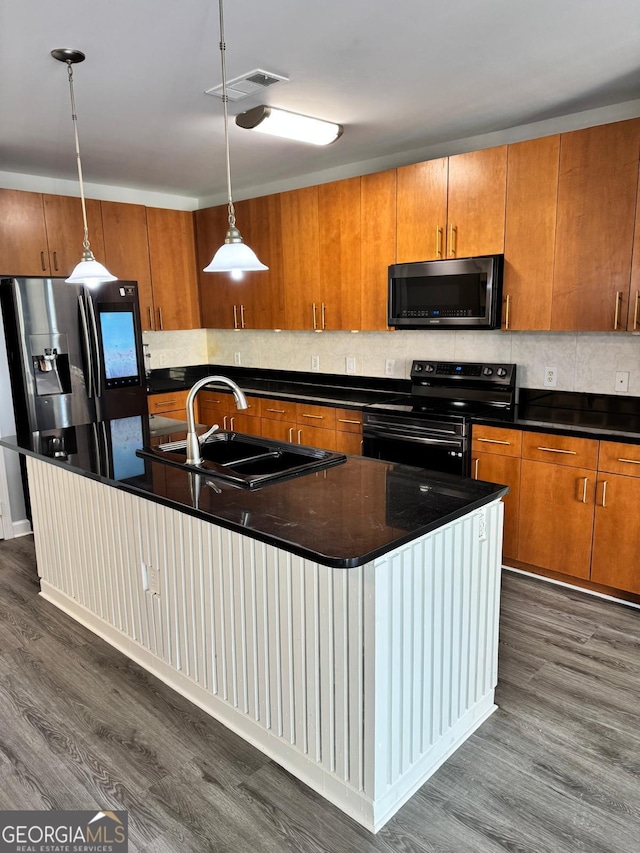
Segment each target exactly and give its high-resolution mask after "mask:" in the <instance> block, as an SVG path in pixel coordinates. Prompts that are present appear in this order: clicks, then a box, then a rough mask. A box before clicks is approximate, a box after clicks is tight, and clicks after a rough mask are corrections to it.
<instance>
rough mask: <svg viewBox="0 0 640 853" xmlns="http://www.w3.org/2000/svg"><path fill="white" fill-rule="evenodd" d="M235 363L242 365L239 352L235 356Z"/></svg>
mask: <svg viewBox="0 0 640 853" xmlns="http://www.w3.org/2000/svg"><path fill="white" fill-rule="evenodd" d="M233 363H234V364H238V365H239V364H242V361H241V360H240V353H239V352H238V351H236V352H234V354H233Z"/></svg>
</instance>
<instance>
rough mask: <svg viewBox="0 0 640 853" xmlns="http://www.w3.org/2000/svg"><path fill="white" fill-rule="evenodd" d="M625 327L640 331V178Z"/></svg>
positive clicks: (631, 330)
mask: <svg viewBox="0 0 640 853" xmlns="http://www.w3.org/2000/svg"><path fill="white" fill-rule="evenodd" d="M627 329H628V330H629V331H630V332H637V331H640V179H639V181H638V200H637V203H636V232H635V237H634V239H633V256H632V258H631V289H630V291H629V313H628V317H627Z"/></svg>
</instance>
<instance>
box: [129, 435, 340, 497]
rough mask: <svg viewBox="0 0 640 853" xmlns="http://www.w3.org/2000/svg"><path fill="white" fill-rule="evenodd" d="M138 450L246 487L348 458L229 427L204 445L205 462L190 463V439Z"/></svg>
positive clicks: (315, 469) (307, 471) (203, 457)
mask: <svg viewBox="0 0 640 853" xmlns="http://www.w3.org/2000/svg"><path fill="white" fill-rule="evenodd" d="M136 452H137V454H138V456H142V457H146V458H148V459H153V460H154V461H156V462H164V463H166V464H168V465H175V466H177V467H179V468H184V469H185V470H187V471H196V472H197V473H199V474H203V475H204V476H210V477H214V478H216V479H220V480H226V481H227V482H229V483H232V484H233V485H235V486H240V487H241V488H244V489H257V488H259V487H260V486H264V485H266V484H268V483H271V482H273V481H274V480H284V479H287V478H289V477H298V476H300V475H302V474H307V473H311V472H312V471H318V470H322V469H323V468H328V467H329V466H332V465H338V464H340V463H341V462H344V461H345V459H346V456H345V455H344V453H333V452H332V451H329V450H319V449H317V448H315V447H305V446H301V445H298V444H289V443H288V442H286V441H274V440H272V439H270V438H258V437H256V436H252V435H244V434H242V433H237V432H226V431H220V432H217V433H214V434H213V435H211V436H210V437H209V438H208V439H207V440H206V441H205V442H204V443H203V444H202V445H201V447H200V454H201V456H202V459H203V462H202V464H201V465H189V464H187V462H186V458H187V451H186V441H174V442H170V443H169V444H160V445H158V446H157V447H143V448H142V450H138V451H136Z"/></svg>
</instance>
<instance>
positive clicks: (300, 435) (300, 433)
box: [298, 429, 302, 444]
mask: <svg viewBox="0 0 640 853" xmlns="http://www.w3.org/2000/svg"><path fill="white" fill-rule="evenodd" d="M298 444H302V430H301V429H299V430H298Z"/></svg>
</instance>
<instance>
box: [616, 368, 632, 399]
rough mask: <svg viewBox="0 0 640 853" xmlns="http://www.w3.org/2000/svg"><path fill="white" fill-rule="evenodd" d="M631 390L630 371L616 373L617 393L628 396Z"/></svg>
mask: <svg viewBox="0 0 640 853" xmlns="http://www.w3.org/2000/svg"><path fill="white" fill-rule="evenodd" d="M628 390H629V371H628V370H618V371H616V391H618V392H619V393H620V394H626V393H627V391H628Z"/></svg>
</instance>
